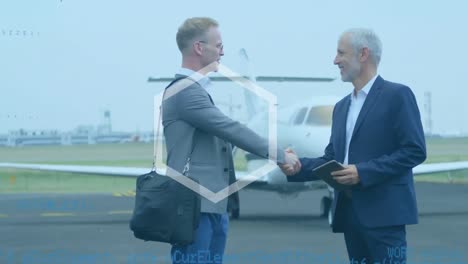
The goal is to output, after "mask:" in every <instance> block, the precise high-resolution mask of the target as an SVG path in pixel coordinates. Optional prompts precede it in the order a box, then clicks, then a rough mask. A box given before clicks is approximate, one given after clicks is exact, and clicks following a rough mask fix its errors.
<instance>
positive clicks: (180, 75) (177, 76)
mask: <svg viewBox="0 0 468 264" xmlns="http://www.w3.org/2000/svg"><path fill="white" fill-rule="evenodd" d="M175 78H176V79H177V78H189V79H190V80H192V81H194V82H196V83H198V85H200V86H201V84H200V83H199V82H197V81H195V80H194V79H192V78H190V76H187V75H182V74H176V75H175ZM204 90H205V89H204ZM205 92H206V93H207V94H208V97H209V98H210V101H211V103H212V104H213V105H215V104H214V102H213V98H211V95H210V93H208V91H206V90H205Z"/></svg>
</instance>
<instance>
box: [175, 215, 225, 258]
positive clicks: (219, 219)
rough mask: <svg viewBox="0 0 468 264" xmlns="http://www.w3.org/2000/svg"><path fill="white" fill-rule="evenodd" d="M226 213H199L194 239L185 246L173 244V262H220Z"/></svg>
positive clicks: (223, 245)
mask: <svg viewBox="0 0 468 264" xmlns="http://www.w3.org/2000/svg"><path fill="white" fill-rule="evenodd" d="M228 224H229V216H228V214H227V213H226V214H213V213H201V215H200V223H199V225H198V228H197V230H196V234H195V241H194V242H193V243H192V244H190V245H187V246H173V247H172V249H171V257H172V263H173V264H176V263H177V264H188V263H190V264H208V263H209V264H214V263H216V264H220V263H222V262H223V255H224V248H225V247H226V239H227V232H228Z"/></svg>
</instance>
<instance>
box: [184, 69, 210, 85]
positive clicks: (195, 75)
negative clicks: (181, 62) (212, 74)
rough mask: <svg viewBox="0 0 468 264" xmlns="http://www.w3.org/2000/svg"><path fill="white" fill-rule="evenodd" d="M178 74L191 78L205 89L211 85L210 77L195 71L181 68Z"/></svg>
mask: <svg viewBox="0 0 468 264" xmlns="http://www.w3.org/2000/svg"><path fill="white" fill-rule="evenodd" d="M177 74H181V75H185V76H189V77H191V78H192V79H193V80H194V81H196V82H198V83H199V84H200V85H201V86H202V87H203V88H207V87H208V86H210V84H211V80H210V78H209V77H208V76H206V75H203V74H201V73H199V72H196V71H193V70H191V69H187V68H180V69H179V70H178V71H177Z"/></svg>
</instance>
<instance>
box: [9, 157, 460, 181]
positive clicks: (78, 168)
mask: <svg viewBox="0 0 468 264" xmlns="http://www.w3.org/2000/svg"><path fill="white" fill-rule="evenodd" d="M0 168H14V169H27V170H41V171H60V172H71V173H82V174H96V175H109V176H124V177H137V176H138V175H142V174H145V173H148V172H149V171H150V168H137V167H115V166H82V165H50V164H30V163H29V164H28V163H0ZM466 169H468V161H456V162H444V163H429V164H421V165H419V166H417V167H415V168H414V169H413V173H414V175H421V174H432V173H439V172H449V171H459V170H466ZM158 173H161V174H165V170H160V169H158ZM246 174H247V172H243V171H236V177H237V178H238V179H239V180H242V178H243V177H244V176H245V175H246ZM257 182H260V183H262V182H263V183H268V181H267V180H265V179H263V178H262V179H261V180H259V181H257Z"/></svg>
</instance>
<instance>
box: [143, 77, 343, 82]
mask: <svg viewBox="0 0 468 264" xmlns="http://www.w3.org/2000/svg"><path fill="white" fill-rule="evenodd" d="M246 79H249V77H248V76H229V77H225V76H212V77H210V80H211V81H214V82H232V81H242V80H246ZM255 79H256V81H257V82H331V81H334V80H335V78H328V77H293V76H257V77H256V78H255ZM172 80H174V77H149V78H148V82H163V83H169V82H171V81H172Z"/></svg>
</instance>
